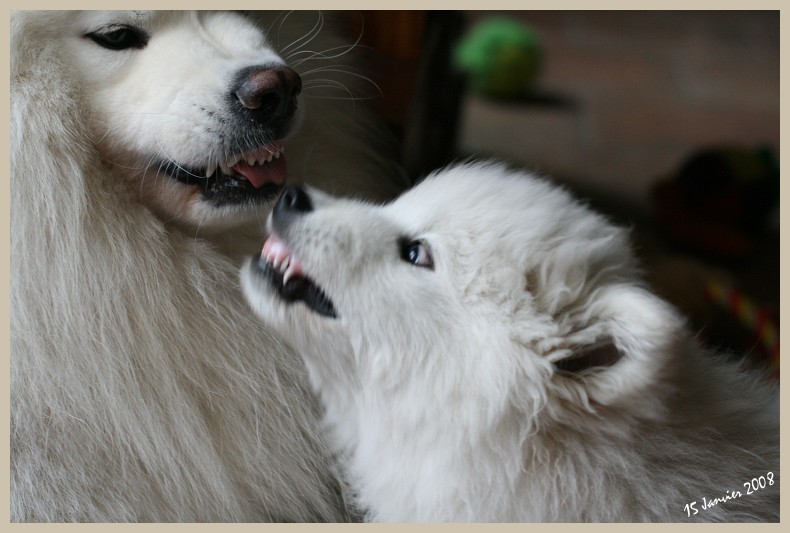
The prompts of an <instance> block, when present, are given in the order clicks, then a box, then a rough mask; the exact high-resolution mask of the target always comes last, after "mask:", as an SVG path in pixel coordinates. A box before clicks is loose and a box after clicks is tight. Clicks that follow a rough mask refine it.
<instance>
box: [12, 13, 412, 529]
mask: <svg viewBox="0 0 790 533" xmlns="http://www.w3.org/2000/svg"><path fill="white" fill-rule="evenodd" d="M259 15H260V14H259ZM255 16H256V17H257V16H258V15H255ZM261 16H268V14H262V15H261ZM253 18H254V17H253ZM253 18H245V17H244V16H242V15H240V14H237V13H194V12H163V11H162V12H120V11H113V12H79V11H57V12H13V13H12V17H11V187H10V190H11V213H12V222H11V309H12V313H11V502H10V509H11V520H12V521H92V522H104V521H145V522H149V521H152V522H156V521H187V522H193V521H248V522H251V521H260V520H285V521H310V520H344V519H347V518H348V517H349V516H348V513H347V509H346V508H345V504H344V502H343V501H342V498H341V497H340V487H339V485H338V482H337V479H336V476H335V474H334V472H333V469H332V466H331V458H330V457H329V454H328V452H327V450H326V448H325V446H324V444H323V442H322V439H321V438H320V436H319V434H318V432H317V431H316V430H315V425H316V422H317V411H316V409H315V405H314V404H313V403H312V402H311V396H312V395H311V394H310V393H309V390H308V386H307V381H306V376H305V375H304V371H303V369H302V365H301V363H300V362H299V361H298V357H297V356H295V355H294V354H293V352H291V351H290V350H289V349H288V348H287V347H286V346H284V345H283V343H282V342H281V341H280V340H279V339H278V338H277V337H276V336H275V335H274V333H273V332H272V330H270V329H269V328H266V327H264V326H262V325H261V324H260V322H259V321H257V320H254V319H253V318H252V316H251V314H250V312H249V310H248V308H247V306H246V304H245V303H244V301H243V299H242V297H241V294H240V293H239V287H238V274H237V272H238V268H239V264H240V263H239V258H241V257H243V256H245V255H249V254H250V253H252V252H253V251H254V249H255V247H257V243H259V241H260V239H261V238H262V235H263V227H262V226H263V223H262V221H263V220H265V216H266V213H267V209H268V206H266V205H260V206H237V207H233V208H222V207H217V206H211V205H209V204H207V203H206V202H205V201H203V200H202V199H201V195H200V193H199V191H198V189H197V188H196V187H190V186H187V185H184V184H181V183H178V182H176V181H175V180H172V179H170V178H169V177H168V176H166V175H164V174H162V173H161V172H158V171H157V169H156V168H150V167H149V166H148V165H149V163H150V162H151V161H152V160H153V159H155V158H157V157H159V158H167V159H168V160H169V161H172V162H174V164H182V163H183V164H188V163H192V162H194V163H195V164H198V163H202V164H205V161H206V158H207V157H212V155H211V154H217V153H218V148H217V146H218V145H219V143H220V141H221V140H222V135H230V134H231V133H232V132H233V130H234V128H235V126H234V122H233V117H232V116H228V115H227V113H226V112H225V111H224V110H225V102H226V100H225V99H226V98H228V96H227V95H228V93H229V86H230V85H229V84H230V83H231V80H232V79H233V76H234V75H235V73H236V72H237V71H238V70H239V69H241V68H244V67H245V66H248V65H257V64H260V63H274V64H283V63H285V62H286V61H288V62H289V64H290V65H291V66H292V67H293V68H294V69H295V70H297V71H298V72H300V73H302V80H303V83H304V88H303V91H302V94H301V95H300V97H299V113H300V114H301V115H300V117H298V118H299V121H300V122H301V127H300V128H299V129H298V131H295V132H292V133H291V134H289V136H288V138H287V139H286V140H285V141H286V144H287V147H288V152H287V157H288V163H289V167H290V175H291V179H293V180H296V181H300V180H302V179H304V178H309V179H310V180H311V182H313V183H319V184H321V185H322V186H325V187H329V188H330V189H334V190H337V191H338V192H344V193H347V194H359V195H361V196H370V197H378V198H386V197H388V196H392V195H394V194H395V193H397V192H398V191H399V190H400V189H401V187H402V185H403V183H402V180H401V178H400V177H399V174H398V173H397V171H396V170H395V169H394V167H390V166H387V164H386V159H385V158H384V151H382V150H379V144H381V143H380V142H379V137H378V136H377V134H376V127H375V126H374V123H373V122H372V121H371V120H370V119H369V118H366V115H365V114H364V112H363V110H362V109H361V107H360V104H359V102H356V101H355V100H354V98H353V97H354V96H355V95H359V94H360V93H359V91H358V90H357V89H355V88H354V87H353V86H352V85H351V81H352V80H353V77H354V76H356V75H355V74H354V73H353V72H352V73H350V74H349V73H348V71H347V69H346V68H345V67H343V66H342V65H343V63H344V62H345V60H346V59H347V58H348V57H349V55H350V54H349V52H350V50H351V48H352V46H351V45H352V44H353V43H348V42H343V41H340V40H337V39H335V38H334V37H332V35H331V34H330V33H328V32H327V30H326V29H325V28H324V27H323V24H324V17H323V16H322V15H320V14H318V15H316V14H315V13H307V12H300V13H291V14H279V15H277V16H275V15H274V14H272V15H271V17H270V20H268V21H266V22H263V23H262V24H260V25H258V24H256V23H255V20H253ZM300 19H301V21H300ZM128 27H133V28H135V31H137V30H140V31H143V32H145V34H146V35H147V36H148V37H149V40H148V42H147V45H146V46H145V47H143V48H142V49H134V48H131V49H124V50H117V51H116V50H111V49H106V48H104V47H102V46H99V45H97V43H96V42H94V41H93V40H91V39H90V38H89V37H88V36H89V34H91V33H92V32H104V33H105V34H107V35H110V37H114V38H123V37H124V34H123V33H114V34H113V33H112V32H114V31H116V30H117V29H118V28H121V29H123V28H128ZM278 50H279V51H278ZM370 93H371V91H367V94H370ZM362 96H364V94H363V95H362ZM223 128H224V130H223ZM384 146H386V145H384ZM214 157H216V156H214ZM382 170H383V171H384V177H383V178H382V177H381V176H379V177H377V178H376V180H375V181H374V180H371V179H368V178H366V177H365V176H366V175H375V173H377V172H380V171H382ZM250 243H255V244H254V245H252V248H251V247H250Z"/></svg>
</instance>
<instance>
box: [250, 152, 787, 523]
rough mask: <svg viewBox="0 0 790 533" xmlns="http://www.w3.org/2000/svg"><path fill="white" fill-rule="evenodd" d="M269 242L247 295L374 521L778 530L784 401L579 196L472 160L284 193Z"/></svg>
mask: <svg viewBox="0 0 790 533" xmlns="http://www.w3.org/2000/svg"><path fill="white" fill-rule="evenodd" d="M269 229H270V231H271V232H272V233H271V236H270V237H269V239H268V240H267V241H266V243H265V245H264V247H263V251H262V253H261V256H260V258H259V259H257V260H252V261H250V262H248V264H247V266H245V267H244V269H243V271H242V288H243V290H244V292H245V294H246V296H247V298H248V300H249V301H250V303H251V305H252V306H253V308H254V310H255V312H256V313H257V314H258V315H260V316H261V317H262V318H263V319H264V320H265V321H266V322H268V323H269V324H271V325H273V326H274V327H276V328H278V329H281V330H282V331H283V332H287V338H288V339H289V340H290V342H291V343H292V344H293V345H294V346H295V347H297V348H298V349H299V351H300V352H301V353H302V354H303V356H304V360H305V363H306V366H307V369H308V372H309V374H310V378H311V381H312V384H313V386H314V388H315V389H316V391H317V392H318V393H319V394H320V397H321V399H322V401H323V404H324V406H325V423H326V426H327V427H328V430H329V433H330V437H331V442H332V443H333V445H334V447H335V448H336V450H337V451H339V452H340V453H341V454H342V458H343V461H344V463H345V465H344V466H345V468H346V469H347V475H348V479H349V480H350V484H351V485H352V486H353V487H354V489H355V492H356V494H357V497H358V501H359V503H360V505H361V506H362V507H363V508H366V509H367V510H368V512H369V518H370V519H372V520H377V521H494V522H499V521H686V520H704V521H736V520H747V521H748V520H767V521H770V520H774V521H775V520H778V517H779V448H778V442H779V435H778V418H777V414H778V406H777V404H776V397H775V392H774V391H771V390H770V389H769V388H768V387H766V386H764V385H762V384H761V383H760V379H759V378H758V377H755V376H749V375H747V374H745V373H742V372H740V371H739V369H738V368H735V367H734V366H733V365H731V364H727V363H725V362H724V361H723V360H722V359H721V358H718V357H716V356H708V355H705V354H703V352H702V351H701V350H700V349H699V348H698V347H696V346H695V344H694V341H693V339H691V338H690V337H689V336H688V335H687V334H686V333H685V332H684V329H683V328H684V323H683V321H682V320H681V319H680V318H679V317H678V315H677V313H676V311H675V310H673V309H672V308H671V307H670V306H668V305H667V304H665V303H664V302H663V301H661V300H660V299H659V298H657V297H656V296H654V295H653V294H651V293H650V292H649V291H648V290H647V289H646V288H645V287H644V286H643V285H642V284H641V283H640V281H639V275H638V269H637V266H636V265H635V260H634V257H633V255H632V253H631V251H630V249H629V244H628V242H627V237H626V234H625V233H624V231H622V230H621V229H618V228H616V227H614V226H612V225H611V224H609V223H608V222H607V221H605V220H604V219H603V218H602V217H600V216H598V215H596V214H594V213H593V212H591V211H590V210H588V209H587V208H586V207H584V206H582V205H580V204H579V203H578V202H576V201H574V200H573V199H572V198H571V197H570V195H569V194H567V193H566V192H565V191H563V190H561V189H558V188H556V187H555V186H552V185H550V184H549V183H548V182H546V181H542V180H540V179H537V178H535V177H532V176H530V175H526V174H520V173H517V172H515V171H509V170H507V169H505V168H504V167H502V166H497V165H495V164H467V165H460V166H456V167H454V168H451V169H449V170H446V171H442V172H440V173H438V174H437V175H434V176H431V177H429V178H427V179H426V180H425V181H424V182H423V183H421V184H420V185H418V186H417V187H415V188H414V189H412V190H411V191H409V192H407V193H405V194H404V195H403V196H401V197H400V198H399V199H397V200H396V201H394V202H392V203H390V204H387V205H384V206H374V205H370V204H366V203H359V202H354V201H348V200H342V199H334V198H332V197H330V196H327V195H325V194H322V193H320V192H318V191H315V190H313V189H310V188H307V189H304V188H296V187H294V188H289V189H286V191H285V192H284V193H283V195H282V197H281V199H280V200H279V201H278V203H277V205H276V206H275V208H274V211H273V214H272V215H271V217H270V219H269Z"/></svg>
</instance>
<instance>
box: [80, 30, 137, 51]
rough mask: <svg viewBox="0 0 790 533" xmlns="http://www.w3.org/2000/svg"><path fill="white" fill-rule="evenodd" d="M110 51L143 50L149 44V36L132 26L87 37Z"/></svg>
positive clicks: (99, 32) (93, 33)
mask: <svg viewBox="0 0 790 533" xmlns="http://www.w3.org/2000/svg"><path fill="white" fill-rule="evenodd" d="M85 37H88V38H89V39H91V40H92V41H93V42H95V43H96V44H98V45H99V46H102V47H104V48H107V49H108V50H126V49H129V48H135V49H141V48H145V45H147V44H148V34H147V33H145V32H144V31H143V30H140V29H138V28H133V27H131V26H111V27H109V28H106V29H102V30H99V31H94V32H91V33H88V34H86V35H85Z"/></svg>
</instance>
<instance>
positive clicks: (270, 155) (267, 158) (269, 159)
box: [266, 154, 272, 163]
mask: <svg viewBox="0 0 790 533" xmlns="http://www.w3.org/2000/svg"><path fill="white" fill-rule="evenodd" d="M271 160H272V154H269V155H267V156H266V162H267V163H269V162H271Z"/></svg>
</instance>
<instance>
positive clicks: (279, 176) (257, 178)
mask: <svg viewBox="0 0 790 533" xmlns="http://www.w3.org/2000/svg"><path fill="white" fill-rule="evenodd" d="M230 168H231V170H232V171H233V172H235V173H236V174H238V175H240V176H243V177H244V178H246V179H247V181H249V182H250V183H252V186H253V187H255V188H256V189H260V188H261V187H263V186H264V185H266V184H268V183H273V184H275V185H282V184H283V183H285V178H286V177H287V175H288V171H287V169H286V165H285V156H283V155H281V156H280V157H279V158H277V159H272V160H271V162H269V163H264V164H262V165H248V164H247V163H245V162H244V161H240V162H239V163H236V164H235V165H233V166H232V167H230Z"/></svg>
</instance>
